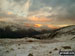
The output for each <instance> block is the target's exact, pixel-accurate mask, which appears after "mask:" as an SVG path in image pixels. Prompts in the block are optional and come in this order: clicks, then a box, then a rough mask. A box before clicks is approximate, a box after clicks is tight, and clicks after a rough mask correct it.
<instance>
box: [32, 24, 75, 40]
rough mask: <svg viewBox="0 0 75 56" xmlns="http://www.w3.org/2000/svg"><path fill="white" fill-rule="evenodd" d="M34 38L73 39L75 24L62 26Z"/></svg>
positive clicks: (74, 37) (74, 36)
mask: <svg viewBox="0 0 75 56" xmlns="http://www.w3.org/2000/svg"><path fill="white" fill-rule="evenodd" d="M32 38H37V39H56V40H72V39H75V25H71V26H66V27H62V28H59V29H56V30H53V31H52V32H51V33H44V34H40V35H35V36H33V37H32Z"/></svg>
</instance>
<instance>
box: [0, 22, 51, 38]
mask: <svg viewBox="0 0 75 56" xmlns="http://www.w3.org/2000/svg"><path fill="white" fill-rule="evenodd" d="M50 31H51V30H48V29H47V30H46V29H43V30H41V29H40V30H38V28H37V29H36V28H33V27H26V26H24V25H22V24H18V23H12V22H0V38H23V37H32V36H34V35H38V34H44V33H48V32H50Z"/></svg>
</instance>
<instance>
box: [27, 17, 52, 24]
mask: <svg viewBox="0 0 75 56" xmlns="http://www.w3.org/2000/svg"><path fill="white" fill-rule="evenodd" d="M28 20H30V21H33V22H41V23H42V22H45V23H46V22H50V21H52V20H51V19H47V18H45V17H36V16H32V17H29V18H28Z"/></svg>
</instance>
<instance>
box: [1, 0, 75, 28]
mask: <svg viewBox="0 0 75 56" xmlns="http://www.w3.org/2000/svg"><path fill="white" fill-rule="evenodd" d="M0 21H9V22H14V23H17V22H18V23H20V24H21V23H23V24H25V25H27V26H31V25H33V24H34V26H35V27H44V26H45V27H46V26H47V27H53V28H55V27H54V26H56V27H63V26H67V25H75V0H0Z"/></svg>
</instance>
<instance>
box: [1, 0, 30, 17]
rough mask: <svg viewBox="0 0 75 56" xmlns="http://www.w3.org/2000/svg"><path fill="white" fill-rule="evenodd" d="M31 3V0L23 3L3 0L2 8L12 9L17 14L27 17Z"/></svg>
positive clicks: (5, 9)
mask: <svg viewBox="0 0 75 56" xmlns="http://www.w3.org/2000/svg"><path fill="white" fill-rule="evenodd" d="M22 1H23V0H22ZM30 5H31V1H30V0H27V1H26V2H24V3H23V4H20V3H17V2H14V1H13V0H11V1H10V0H1V5H0V8H1V10H2V11H5V12H6V11H8V12H9V11H10V12H13V14H15V15H18V16H23V17H26V16H27V15H28V11H29V7H30Z"/></svg>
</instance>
